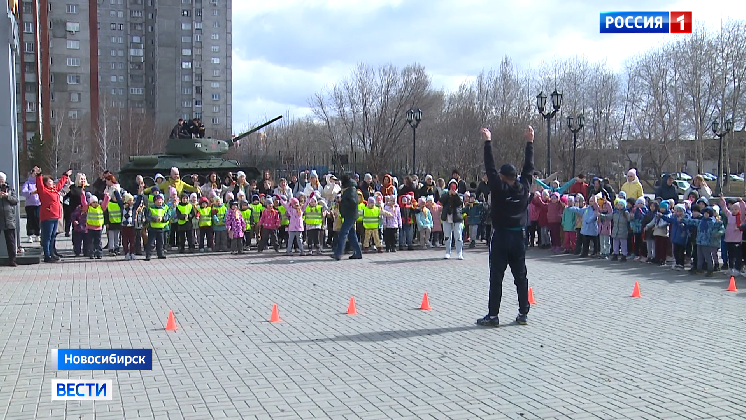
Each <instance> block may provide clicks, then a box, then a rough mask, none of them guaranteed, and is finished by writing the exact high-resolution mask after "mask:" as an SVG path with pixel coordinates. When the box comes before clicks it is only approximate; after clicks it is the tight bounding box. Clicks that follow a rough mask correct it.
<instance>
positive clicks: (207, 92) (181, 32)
mask: <svg viewBox="0 0 746 420" xmlns="http://www.w3.org/2000/svg"><path fill="white" fill-rule="evenodd" d="M231 1H232V0H97V1H84V0H60V1H52V0H31V1H23V2H22V10H21V22H20V24H19V26H20V27H21V28H22V32H23V33H22V41H23V42H22V49H23V54H22V56H23V59H22V60H19V61H20V63H19V65H18V72H19V78H18V80H19V83H18V87H17V88H18V91H19V133H22V136H23V138H24V139H26V140H28V139H30V138H31V137H32V136H33V135H34V134H35V133H36V132H40V133H42V137H43V138H55V140H56V142H57V144H59V145H60V146H61V147H62V148H64V150H65V153H68V155H69V160H70V161H71V164H72V166H73V168H75V169H78V168H79V169H81V170H92V169H94V167H95V166H96V163H97V162H98V163H99V164H100V165H103V163H101V162H102V160H101V159H100V158H101V156H100V155H102V154H107V155H108V154H109V153H113V155H112V156H111V157H112V158H114V160H115V161H114V162H111V159H103V162H107V163H106V165H107V166H109V167H111V168H116V167H117V164H118V163H117V162H116V160H117V159H120V158H121V157H119V156H116V152H117V150H113V148H121V149H122V150H125V149H126V147H125V146H126V145H124V144H117V143H114V144H108V143H107V144H104V143H106V142H107V141H108V140H106V139H105V138H104V137H106V136H109V135H111V134H110V133H112V132H114V131H116V130H117V129H120V128H121V127H119V126H120V125H121V124H124V123H125V122H126V121H125V120H129V121H132V120H135V121H136V120H138V119H140V118H141V119H143V120H146V119H147V120H152V122H153V124H155V126H156V127H157V131H156V132H157V133H158V135H160V136H161V137H162V138H163V139H165V138H167V136H168V134H169V131H170V129H171V127H172V126H173V125H174V124H175V122H176V120H177V119H178V118H184V119H191V118H200V119H201V120H202V121H203V123H204V124H205V126H206V127H207V135H208V136H211V137H227V136H229V135H230V133H231V124H232V121H231V117H232V116H231V103H232V98H231V89H232V83H231V73H232V71H231V47H232V39H231V25H232V20H231V9H232V8H231ZM47 45H48V46H49V47H48V48H45V46H47ZM20 93H22V95H21V94H20ZM120 137H121V136H120ZM125 137H126V136H125ZM118 140H119V141H120V142H121V141H124V142H126V141H127V139H126V138H125V139H124V140H122V139H121V138H120V139H118ZM25 146H26V145H25V144H22V146H21V149H22V150H24V149H25ZM110 149H112V150H110ZM125 158H126V157H125ZM109 162H111V163H109ZM96 169H100V168H96Z"/></svg>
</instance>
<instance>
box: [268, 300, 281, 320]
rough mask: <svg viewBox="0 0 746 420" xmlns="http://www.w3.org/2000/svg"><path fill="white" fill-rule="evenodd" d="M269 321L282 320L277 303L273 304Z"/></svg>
mask: <svg viewBox="0 0 746 420" xmlns="http://www.w3.org/2000/svg"><path fill="white" fill-rule="evenodd" d="M269 322H280V310H279V309H277V304H276V303H275V304H272V315H270V317H269Z"/></svg>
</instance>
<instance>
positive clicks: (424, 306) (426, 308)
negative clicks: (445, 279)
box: [420, 292, 433, 311]
mask: <svg viewBox="0 0 746 420" xmlns="http://www.w3.org/2000/svg"><path fill="white" fill-rule="evenodd" d="M420 309H421V310H423V311H429V310H431V309H433V308H431V307H430V299H428V298H427V292H425V296H422V305H420Z"/></svg>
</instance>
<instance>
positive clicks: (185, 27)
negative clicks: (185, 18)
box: [181, 22, 192, 31]
mask: <svg viewBox="0 0 746 420" xmlns="http://www.w3.org/2000/svg"><path fill="white" fill-rule="evenodd" d="M181 29H182V30H184V31H188V30H190V29H192V24H191V23H189V22H181Z"/></svg>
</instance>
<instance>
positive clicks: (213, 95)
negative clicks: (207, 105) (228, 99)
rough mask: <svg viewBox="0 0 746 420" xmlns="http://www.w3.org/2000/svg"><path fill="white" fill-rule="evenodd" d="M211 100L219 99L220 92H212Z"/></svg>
mask: <svg viewBox="0 0 746 420" xmlns="http://www.w3.org/2000/svg"><path fill="white" fill-rule="evenodd" d="M212 100H213V101H219V100H220V94H219V93H213V94H212Z"/></svg>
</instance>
